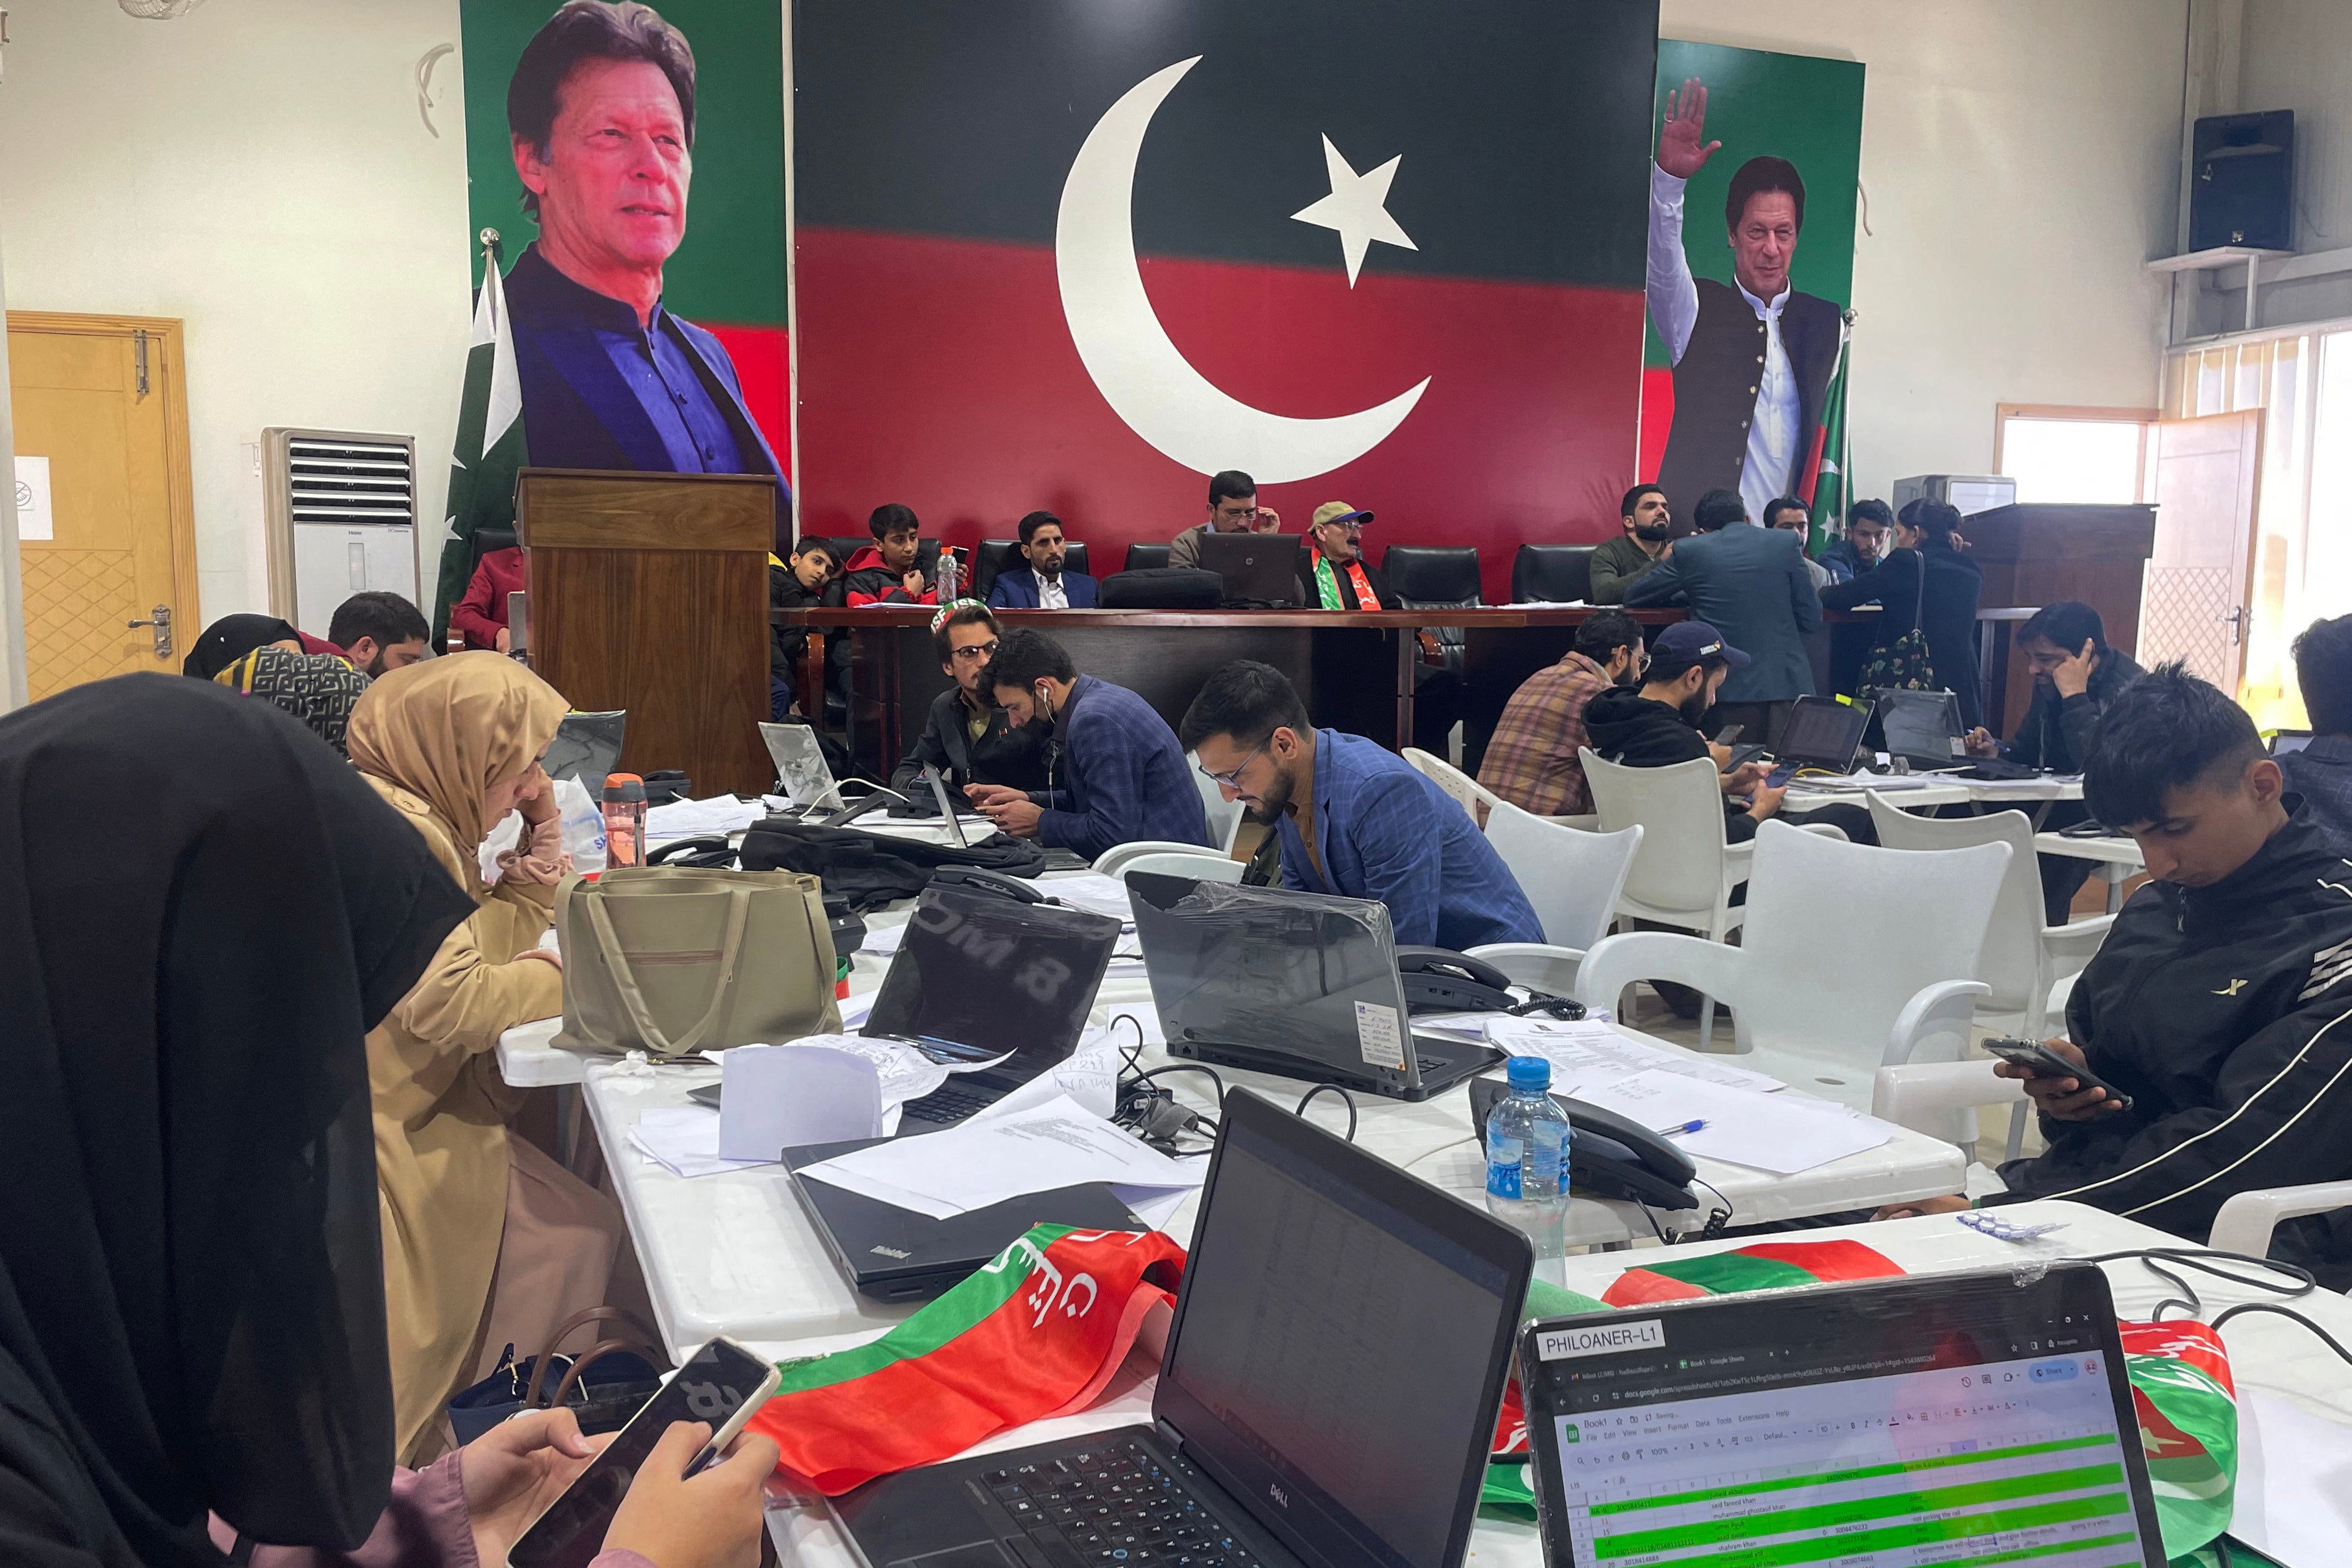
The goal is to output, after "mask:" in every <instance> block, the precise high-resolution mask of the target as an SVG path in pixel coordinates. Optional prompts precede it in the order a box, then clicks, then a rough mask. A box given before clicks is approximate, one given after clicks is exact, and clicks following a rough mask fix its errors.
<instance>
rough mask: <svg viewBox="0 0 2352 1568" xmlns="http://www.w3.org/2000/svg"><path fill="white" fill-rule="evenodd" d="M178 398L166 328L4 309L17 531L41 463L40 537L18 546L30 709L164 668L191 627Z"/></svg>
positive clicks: (168, 324) (188, 518)
mask: <svg viewBox="0 0 2352 1568" xmlns="http://www.w3.org/2000/svg"><path fill="white" fill-rule="evenodd" d="M184 392H185V389H184V384H183V382H182V381H181V376H180V324H179V323H178V322H177V321H170V320H155V319H140V318H135V317H119V316H59V315H50V314H47V313H44V312H37V311H18V310H12V311H10V312H9V313H8V393H9V397H10V399H11V400H12V403H13V407H14V412H15V415H16V460H17V464H18V483H19V490H20V494H19V497H18V502H19V506H18V512H17V523H18V527H19V529H20V531H22V530H23V529H24V528H26V524H27V523H31V522H33V521H34V519H33V517H32V515H31V514H29V513H28V512H27V510H26V507H25V505H24V502H25V500H26V496H25V495H24V494H23V491H24V489H25V486H26V478H27V474H28V470H27V465H26V459H27V458H32V459H36V460H39V459H46V460H47V462H46V466H47V491H48V507H47V532H48V535H49V537H47V538H23V539H21V540H20V543H21V546H22V556H23V560H24V580H25V653H26V661H25V663H26V684H27V685H28V686H29V688H30V691H31V695H32V697H33V700H34V701H36V702H38V701H39V700H40V699H41V698H43V697H46V696H50V695H55V694H56V693H58V692H61V691H63V690H65V689H66V688H67V687H68V686H73V685H80V684H81V683H82V682H84V681H94V680H98V679H100V678H102V677H104V676H107V675H119V674H126V673H128V672H130V671H133V670H159V671H163V672H165V673H168V674H178V673H179V668H180V661H181V659H182V658H183V657H184V656H185V654H186V653H187V648H188V643H189V642H190V640H191V639H192V638H194V636H195V634H196V633H197V632H200V631H202V630H203V628H202V626H201V625H199V624H197V613H198V612H197V605H196V557H195V538H194V532H195V530H194V514H193V507H192V504H191V497H190V494H189V483H188V419H187V403H186V401H185V396H184ZM38 469H39V465H38V464H36V465H33V467H32V469H31V473H32V474H34V475H37V473H38ZM35 527H36V528H37V527H38V525H37V524H35ZM154 622H162V624H153V623H154Z"/></svg>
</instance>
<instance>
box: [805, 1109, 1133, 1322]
mask: <svg viewBox="0 0 2352 1568" xmlns="http://www.w3.org/2000/svg"><path fill="white" fill-rule="evenodd" d="M881 1141H882V1140H880V1139H878V1138H856V1139H853V1140H851V1141H850V1142H848V1143H843V1144H811V1145H807V1146H806V1147H804V1148H798V1149H786V1150H785V1151H784V1167H785V1168H786V1169H787V1170H788V1171H790V1172H791V1173H792V1178H793V1192H794V1193H796V1194H798V1195H799V1197H800V1200H801V1207H803V1208H804V1209H806V1210H807V1211H808V1217H809V1223H810V1224H811V1225H812V1226H813V1227H814V1228H815V1230H816V1233H817V1235H818V1236H820V1237H822V1238H824V1246H825V1250H826V1251H828V1252H830V1253H832V1254H833V1261H834V1264H835V1267H837V1268H838V1269H840V1270H841V1272H842V1275H843V1277H844V1278H845V1279H847V1280H848V1281H849V1283H850V1286H851V1288H853V1289H854V1290H856V1291H857V1293H858V1294H859V1295H861V1296H870V1297H872V1298H873V1299H874V1300H876V1301H920V1300H923V1299H925V1298H927V1297H930V1296H936V1295H938V1294H939V1293H940V1291H945V1290H947V1289H949V1288H950V1287H951V1286H954V1285H958V1284H961V1282H962V1281H965V1280H968V1279H970V1278H971V1276H972V1275H973V1274H975V1273H977V1272H979V1271H980V1269H981V1267H982V1265H983V1264H985V1263H987V1262H988V1261H989V1260H991V1259H992V1258H994V1257H995V1256H996V1255H997V1254H998V1253H999V1252H1002V1251H1003V1250H1004V1249H1006V1248H1007V1247H1010V1246H1011V1245H1012V1244H1013V1240H1014V1239H1015V1238H1017V1237H1020V1236H1023V1235H1024V1234H1026V1233H1027V1232H1028V1230H1029V1228H1030V1227H1031V1226H1033V1225H1075V1226H1076V1227H1077V1228H1080V1229H1082V1230H1139V1229H1142V1228H1144V1226H1143V1222H1142V1221H1140V1220H1139V1219H1137V1218H1135V1216H1134V1215H1133V1214H1132V1213H1130V1212H1129V1209H1128V1207H1127V1205H1125V1204H1123V1203H1121V1202H1119V1200H1118V1198H1117V1197H1113V1196H1112V1194H1111V1190H1110V1188H1109V1187H1108V1186H1106V1185H1105V1184H1103V1183H1101V1182H1088V1183H1087V1184H1086V1185H1084V1186H1064V1187H1055V1189H1054V1190H1053V1191H1051V1192H1032V1193H1024V1194H1023V1195H1022V1196H1021V1197H1015V1198H1008V1199H1006V1200H1005V1201H1004V1202H1003V1203H997V1204H991V1205H990V1206H989V1207H986V1208H975V1209H972V1210H970V1211H969V1212H967V1213H963V1214H958V1215H951V1216H950V1217H949V1218H946V1219H934V1218H931V1217H930V1216H929V1215H928V1214H918V1213H916V1212H915V1211H914V1210H913V1209H911V1208H901V1207H898V1205H897V1204H894V1203H885V1202H883V1201H882V1200H881V1199H880V1198H878V1197H866V1195H865V1194H864V1193H856V1192H851V1191H849V1190H848V1189H846V1188H845V1187H838V1186H834V1185H833V1184H832V1183H831V1182H826V1181H814V1180H811V1181H803V1180H802V1179H801V1176H800V1173H801V1171H802V1170H803V1168H805V1167H806V1166H813V1165H815V1164H816V1163H817V1162H818V1161H820V1160H829V1159H832V1158H833V1157H835V1155H847V1154H855V1153H856V1152H857V1151H858V1150H859V1149H870V1148H872V1147H873V1146H874V1145H876V1144H877V1143H879V1142H881Z"/></svg>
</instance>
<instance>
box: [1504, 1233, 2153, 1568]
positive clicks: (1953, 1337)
mask: <svg viewBox="0 0 2352 1568" xmlns="http://www.w3.org/2000/svg"><path fill="white" fill-rule="evenodd" d="M1519 1367H1520V1372H1521V1385H1522V1388H1523V1390H1524V1393H1525V1396H1526V1401H1527V1417H1528V1443H1529V1446H1530V1448H1531V1449H1532V1451H1533V1458H1531V1460H1530V1461H1529V1463H1530V1468H1531V1470H1532V1478H1531V1479H1532V1480H1533V1483H1534V1489H1535V1494H1536V1501H1537V1507H1538V1518H1539V1520H1540V1521H1541V1524H1542V1531H1543V1542H1544V1552H1545V1557H1546V1560H1547V1564H1548V1568H1620V1565H1622V1564H1626V1563H1661V1562H1672V1563H1675V1564H1678V1565H1679V1564H1685V1563H1688V1564H1692V1565H1694V1568H1706V1565H1707V1564H1711V1563H1727V1564H1729V1563H1738V1564H1750V1563H1791V1564H1794V1563H2027V1562H2032V1563H2053V1564H2054V1563H2064V1564H2066V1565H2067V1568H2161V1564H2162V1563H2164V1562H2165V1555H2164V1549H2163V1544H2162V1540H2161V1537H2160V1536H2159V1535H2158V1530H2157V1521H2156V1505H2155V1501H2154V1498H2153V1496H2152V1494H2151V1493H2150V1491H2149V1490H2148V1477H2147V1459H2146V1457H2145V1456H2144V1454H2143V1453H2142V1451H2141V1448H2140V1429H2139V1421H2138V1418H2137V1416H2136V1415H2135V1414H2134V1410H2133V1402H2132V1390H2131V1384H2130V1382H2129V1381H2128V1379H2127V1378H2126V1376H2125V1371H2124V1355H2123V1347H2122V1344H2121V1343H2119V1339H2118V1335H2117V1333H2116V1312H2115V1303H2114V1301H2113V1300H2112V1299H2111V1298H2110V1296H2109V1294H2108V1291H2107V1281H2106V1276H2105V1275H2104V1274H2102V1273H2100V1272H2099V1270H2098V1268H2097V1267H2096V1266H2095V1265H2093V1264H2085V1263H2060V1264H2057V1265H2054V1266H2053V1267H2052V1268H2051V1269H2050V1270H2049V1271H2048V1272H2047V1273H2043V1274H2039V1275H2037V1276H2035V1277H2033V1278H2032V1279H2031V1281H2030V1282H2029V1281H2028V1280H2027V1277H2026V1276H2024V1275H2022V1274H2020V1273H2017V1272H2012V1271H2010V1270H2003V1271H2001V1272H1999V1273H1990V1274H1958V1275H1950V1274H1948V1275H1940V1276H1938V1275H1916V1276H1913V1277H1910V1278H1906V1279H1895V1280H1879V1281H1869V1282H1867V1283H1864V1284H1856V1285H1842V1286H1831V1287H1826V1288H1820V1289H1804V1290H1789V1291H1768V1292H1765V1293H1761V1294H1752V1295H1727V1296H1709V1297H1703V1298H1699V1299H1696V1300H1690V1301H1660V1302H1655V1303H1652V1304H1647V1305H1641V1306H1631V1307H1624V1308H1621V1309H1619V1310H1618V1311H1615V1312H1588V1313H1582V1314H1580V1315H1578V1316H1575V1317H1568V1318H1551V1319H1544V1320H1541V1321H1539V1322H1533V1323H1530V1324H1528V1326H1527V1328H1526V1329H1524V1330H1523V1331H1522V1332H1521V1333H1520V1337H1519Z"/></svg>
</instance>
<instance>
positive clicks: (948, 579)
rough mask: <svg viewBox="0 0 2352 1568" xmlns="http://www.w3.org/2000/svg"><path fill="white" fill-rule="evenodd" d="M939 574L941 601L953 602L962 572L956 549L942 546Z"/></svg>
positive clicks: (943, 602) (944, 602) (945, 602)
mask: <svg viewBox="0 0 2352 1568" xmlns="http://www.w3.org/2000/svg"><path fill="white" fill-rule="evenodd" d="M939 575H940V581H939V589H940V603H941V604H948V603H951V602H953V601H954V599H955V596H956V587H957V579H958V578H959V577H960V576H961V572H960V571H959V570H958V567H957V564H956V554H955V551H953V550H951V549H945V548H944V547H942V548H941V549H940V572H939Z"/></svg>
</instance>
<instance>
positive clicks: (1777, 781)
mask: <svg viewBox="0 0 2352 1568" xmlns="http://www.w3.org/2000/svg"><path fill="white" fill-rule="evenodd" d="M1796 776H1797V765H1796V764H1795V763H1793V762H1783V763H1782V764H1780V767H1778V768H1774V769H1772V771H1771V772H1769V773H1768V774H1766V775H1765V776H1764V783H1765V785H1766V786H1767V787H1768V788H1769V789H1779V788H1780V786H1781V785H1783V784H1786V783H1787V782H1788V781H1789V780H1790V779H1794V778H1795V777H1796Z"/></svg>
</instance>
